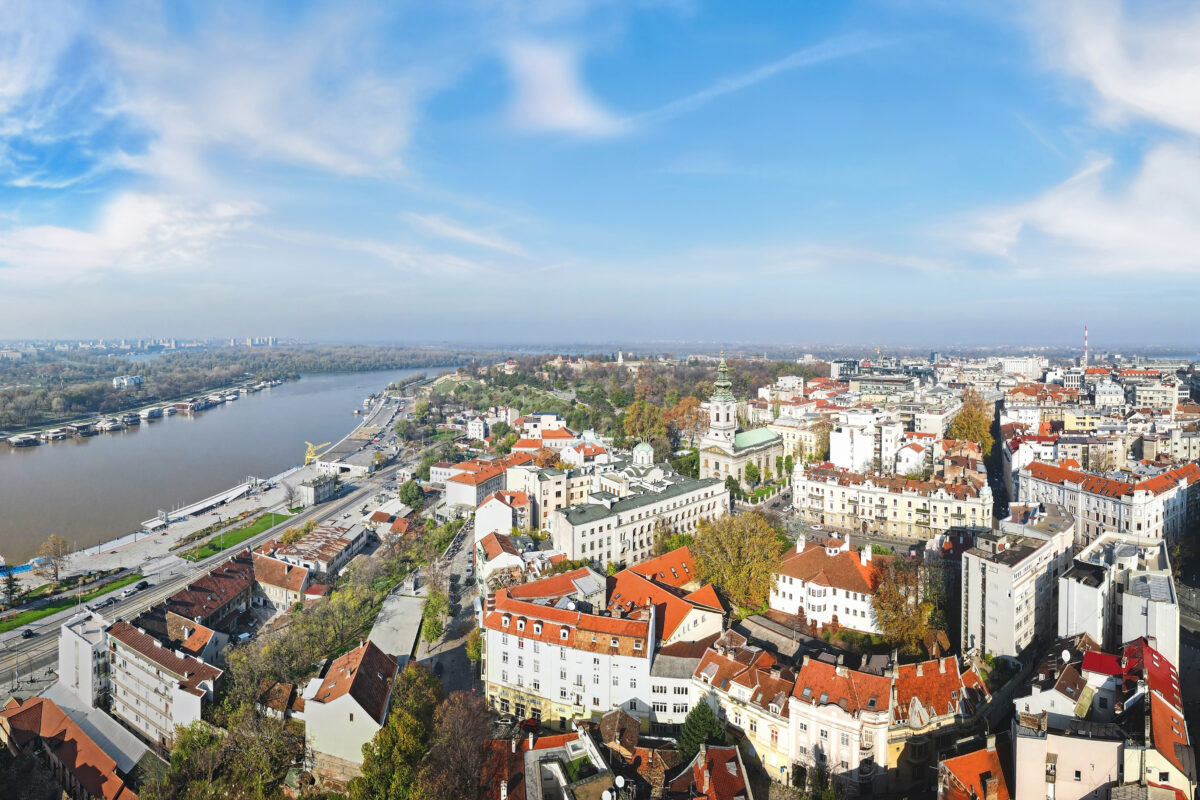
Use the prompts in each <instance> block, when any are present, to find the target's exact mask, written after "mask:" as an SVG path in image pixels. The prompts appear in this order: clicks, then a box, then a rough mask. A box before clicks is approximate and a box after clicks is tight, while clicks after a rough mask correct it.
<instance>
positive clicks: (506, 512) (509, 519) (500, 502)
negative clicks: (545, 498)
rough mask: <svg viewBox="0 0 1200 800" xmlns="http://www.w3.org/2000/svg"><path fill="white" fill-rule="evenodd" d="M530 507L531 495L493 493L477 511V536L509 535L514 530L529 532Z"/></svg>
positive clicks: (504, 491)
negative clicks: (486, 534)
mask: <svg viewBox="0 0 1200 800" xmlns="http://www.w3.org/2000/svg"><path fill="white" fill-rule="evenodd" d="M530 506H531V504H530V502H529V495H527V494H526V493H525V492H510V491H507V490H501V491H498V492H492V493H491V494H490V495H488V496H487V497H486V498H484V501H483V502H482V503H480V504H479V507H478V508H477V509H475V536H476V537H479V536H481V535H483V534H485V533H503V534H505V535H507V534H509V533H511V532H512V530H513V529H514V528H519V529H521V530H529V527H530V517H531V508H530Z"/></svg>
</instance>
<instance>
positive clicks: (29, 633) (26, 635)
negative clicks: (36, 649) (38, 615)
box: [21, 628, 37, 639]
mask: <svg viewBox="0 0 1200 800" xmlns="http://www.w3.org/2000/svg"><path fill="white" fill-rule="evenodd" d="M35 636H37V634H36V633H34V631H33V628H26V629H25V630H23V631H21V638H22V639H32V638H33V637H35Z"/></svg>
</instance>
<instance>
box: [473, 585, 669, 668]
mask: <svg viewBox="0 0 1200 800" xmlns="http://www.w3.org/2000/svg"><path fill="white" fill-rule="evenodd" d="M556 577H557V576H556ZM495 608H496V610H495V611H492V612H490V613H488V614H487V615H486V616H485V617H484V620H483V625H484V627H485V628H489V629H491V630H495V631H501V632H503V633H508V634H512V635H515V636H520V637H522V638H525V639H532V640H534V641H540V642H546V643H550V644H557V645H561V646H563V647H572V648H575V649H577V650H586V651H589V652H596V653H612V654H614V655H625V656H636V657H642V656H646V655H647V653H648V650H649V642H648V641H647V640H648V638H649V634H650V624H649V622H648V621H647V620H640V619H615V618H612V617H601V616H596V615H593V614H584V613H583V612H581V611H578V610H576V611H571V610H569V609H565V608H555V607H554V606H548V605H542V604H540V603H531V602H527V601H524V600H516V599H513V598H511V597H509V590H507V589H501V590H500V591H498V592H496V595H495ZM505 617H508V623H509V624H508V625H505V624H504V618H505ZM522 622H523V623H524V624H522ZM539 623H540V624H539ZM613 639H616V640H617V647H616V648H614V647H613V646H612V640H613ZM638 643H640V645H639V644H638Z"/></svg>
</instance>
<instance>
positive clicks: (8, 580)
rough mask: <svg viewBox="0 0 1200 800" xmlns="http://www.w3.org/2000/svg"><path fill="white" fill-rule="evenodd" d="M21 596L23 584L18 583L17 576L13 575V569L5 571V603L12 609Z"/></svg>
mask: <svg viewBox="0 0 1200 800" xmlns="http://www.w3.org/2000/svg"><path fill="white" fill-rule="evenodd" d="M20 594H21V584H20V583H19V582H18V581H17V576H16V575H13V572H12V570H11V569H7V570H5V571H4V603H5V605H7V606H9V607H11V606H12V605H13V604H14V603H16V602H17V596H18V595H20Z"/></svg>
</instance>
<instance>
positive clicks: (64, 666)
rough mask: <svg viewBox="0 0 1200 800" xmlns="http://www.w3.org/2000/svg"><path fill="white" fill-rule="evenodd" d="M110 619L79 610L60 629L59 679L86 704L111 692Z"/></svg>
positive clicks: (99, 701)
mask: <svg viewBox="0 0 1200 800" xmlns="http://www.w3.org/2000/svg"><path fill="white" fill-rule="evenodd" d="M106 628H108V622H107V621H106V620H105V619H104V618H103V617H102V616H100V615H99V614H97V613H95V612H94V611H85V612H83V613H80V614H76V615H75V616H73V617H71V618H70V619H69V620H67V621H66V622H65V623H64V624H63V626H62V627H61V628H60V629H59V636H58V682H59V684H60V685H61V686H62V687H63V688H65V689H67V691H69V692H70V693H71V694H72V695H74V696H75V697H76V698H78V700H79V702H80V704H81V705H82V707H83V708H98V707H99V706H100V705H101V704H102V701H103V699H104V698H105V697H106V696H107V695H108V637H107V635H106V634H105V629H106Z"/></svg>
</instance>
